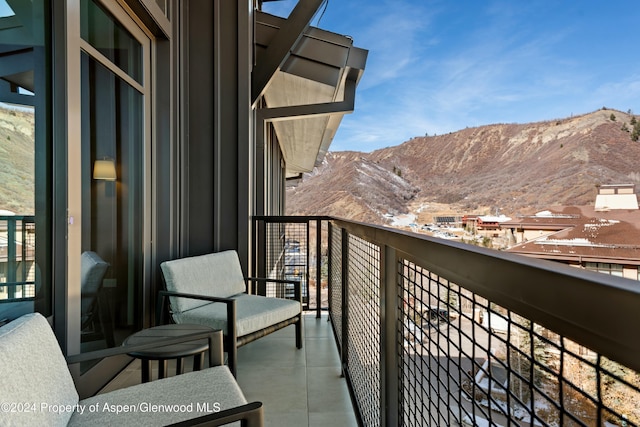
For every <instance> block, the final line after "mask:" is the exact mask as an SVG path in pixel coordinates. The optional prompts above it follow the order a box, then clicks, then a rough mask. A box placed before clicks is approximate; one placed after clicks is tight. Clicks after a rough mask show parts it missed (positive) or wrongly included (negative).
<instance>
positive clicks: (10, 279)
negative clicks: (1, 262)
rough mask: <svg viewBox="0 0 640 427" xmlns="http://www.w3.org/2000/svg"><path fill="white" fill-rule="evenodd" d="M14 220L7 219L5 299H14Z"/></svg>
mask: <svg viewBox="0 0 640 427" xmlns="http://www.w3.org/2000/svg"><path fill="white" fill-rule="evenodd" d="M16 281H17V280H16V220H15V219H7V284H12V285H10V286H8V287H7V294H8V295H7V297H8V298H9V299H11V298H15V297H16V285H15V283H16Z"/></svg>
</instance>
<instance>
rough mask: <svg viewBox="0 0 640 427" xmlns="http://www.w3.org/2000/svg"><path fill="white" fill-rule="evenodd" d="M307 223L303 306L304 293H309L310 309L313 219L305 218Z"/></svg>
mask: <svg viewBox="0 0 640 427" xmlns="http://www.w3.org/2000/svg"><path fill="white" fill-rule="evenodd" d="M305 224H306V228H307V230H306V232H307V237H306V242H307V250H306V253H307V256H306V258H305V261H304V263H305V268H304V277H305V280H304V283H305V286H304V287H303V288H302V306H303V308H304V306H305V304H304V295H305V294H306V295H307V301H306V303H307V304H306V307H307V310H309V309H310V308H311V307H310V303H311V294H310V293H309V289H310V287H309V279H310V278H311V275H310V274H309V259H310V257H311V247H309V243H310V240H309V237H310V235H311V231H310V230H309V229H310V228H311V219H309V218H308V217H307V218H306V220H305Z"/></svg>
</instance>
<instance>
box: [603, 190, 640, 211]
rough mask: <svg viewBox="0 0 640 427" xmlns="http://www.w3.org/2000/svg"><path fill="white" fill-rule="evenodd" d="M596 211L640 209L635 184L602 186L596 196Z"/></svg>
mask: <svg viewBox="0 0 640 427" xmlns="http://www.w3.org/2000/svg"><path fill="white" fill-rule="evenodd" d="M595 208H596V211H607V210H614V209H638V198H637V197H636V189H635V185H634V184H614V185H601V186H600V187H598V195H597V196H596V205H595Z"/></svg>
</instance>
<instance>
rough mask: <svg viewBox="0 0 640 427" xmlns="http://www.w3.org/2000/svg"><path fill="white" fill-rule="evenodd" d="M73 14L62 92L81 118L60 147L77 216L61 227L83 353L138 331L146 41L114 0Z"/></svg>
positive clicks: (145, 173) (142, 288) (143, 285)
mask: <svg viewBox="0 0 640 427" xmlns="http://www.w3.org/2000/svg"><path fill="white" fill-rule="evenodd" d="M79 18H80V28H79V30H80V38H79V40H78V47H79V56H78V60H79V73H78V77H79V82H78V83H79V90H77V92H74V91H73V88H71V90H70V93H71V96H72V97H73V96H74V94H75V96H77V99H78V101H79V105H80V109H79V113H80V120H79V121H78V122H74V121H73V118H72V119H71V126H70V127H71V128H73V129H75V130H77V131H78V132H79V133H78V134H76V135H79V137H77V136H76V137H75V139H74V138H70V141H69V145H70V150H69V192H70V195H71V197H70V198H69V204H70V212H76V213H77V214H78V216H77V217H75V216H73V217H70V224H69V230H70V233H69V259H70V262H69V269H70V275H69V277H70V284H69V287H70V291H71V292H70V294H72V295H73V294H74V293H76V294H77V291H79V298H78V296H76V297H73V296H72V297H70V300H69V304H70V306H72V307H73V310H71V311H70V313H71V314H70V316H74V317H75V318H74V319H70V320H71V322H70V323H72V324H73V325H76V326H75V328H74V329H75V331H70V341H71V347H74V343H73V341H75V347H76V349H77V350H78V351H80V352H85V351H91V350H97V349H102V348H107V347H113V346H117V345H120V344H121V343H122V341H123V340H124V339H125V338H126V337H127V336H128V335H130V334H131V333H132V332H134V331H136V330H139V329H140V328H141V327H142V322H143V316H144V304H143V299H144V295H145V293H146V292H147V291H148V286H149V285H148V282H149V278H148V275H147V274H146V273H145V271H146V270H147V267H146V265H147V264H148V263H149V251H148V249H149V246H150V237H149V236H150V233H149V232H148V230H149V229H150V224H149V216H148V215H147V211H148V209H149V206H150V202H149V197H150V196H149V194H150V192H149V178H148V177H149V176H150V172H149V164H150V161H149V159H150V156H151V148H150V140H151V138H150V129H151V125H150V121H151V120H150V102H149V100H150V89H149V88H150V86H151V84H150V83H151V82H150V80H151V73H150V70H149V67H150V62H151V61H150V48H151V40H150V38H149V37H148V36H147V35H146V34H145V33H144V32H143V31H142V30H141V29H140V28H139V27H138V26H137V25H136V24H135V23H134V22H133V21H132V20H131V19H130V18H129V17H128V16H127V15H126V14H125V13H124V11H123V10H121V9H120V8H119V7H118V5H117V4H116V3H115V2H105V3H104V4H102V3H101V2H99V1H98V0H82V1H80V3H79ZM78 269H79V273H80V274H79V276H78V275H77V274H75V275H74V274H73V271H75V272H76V273H77V272H78ZM74 289H75V290H76V292H73V290H74ZM76 316H77V317H76ZM78 329H79V331H78ZM78 341H79V343H78ZM70 351H71V352H74V351H73V348H72V349H71V350H70ZM91 366H92V365H84V366H83V367H82V370H81V371H82V372H85V371H87V370H88V369H89V368H90V367H91Z"/></svg>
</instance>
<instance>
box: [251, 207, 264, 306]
mask: <svg viewBox="0 0 640 427" xmlns="http://www.w3.org/2000/svg"><path fill="white" fill-rule="evenodd" d="M266 222H267V221H266V220H265V219H264V218H259V219H257V220H256V240H257V242H256V245H255V246H254V249H255V251H256V254H257V255H256V264H255V265H256V273H257V275H256V277H267V274H266V271H267V231H266V228H267V224H266ZM257 287H258V289H257V294H258V295H263V296H264V295H267V283H266V282H264V281H258V283H257Z"/></svg>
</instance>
